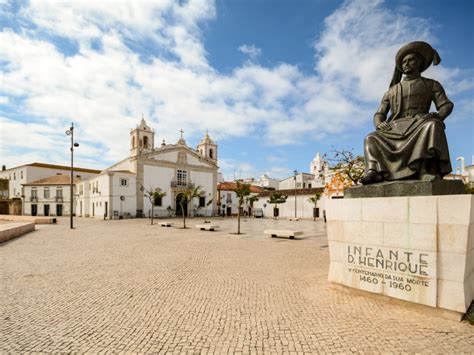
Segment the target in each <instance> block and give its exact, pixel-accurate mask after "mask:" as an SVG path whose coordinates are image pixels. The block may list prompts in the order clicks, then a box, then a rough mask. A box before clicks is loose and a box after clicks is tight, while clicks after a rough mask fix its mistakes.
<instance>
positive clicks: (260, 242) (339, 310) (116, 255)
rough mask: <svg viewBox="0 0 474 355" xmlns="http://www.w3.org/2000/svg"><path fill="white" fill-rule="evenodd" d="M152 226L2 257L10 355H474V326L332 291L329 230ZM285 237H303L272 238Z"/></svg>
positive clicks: (269, 223) (96, 229)
mask: <svg viewBox="0 0 474 355" xmlns="http://www.w3.org/2000/svg"><path fill="white" fill-rule="evenodd" d="M201 221H202V220H198V219H191V220H188V223H189V226H192V227H194V225H195V224H196V223H198V222H201ZM175 222H178V223H179V221H175ZM147 223H149V222H148V221H147V220H145V219H141V220H140V219H137V220H121V221H94V220H90V219H79V218H78V219H76V225H77V229H74V230H72V231H71V230H70V229H68V227H69V226H68V220H67V219H62V220H60V224H59V225H43V226H37V227H38V230H37V231H35V232H33V233H30V234H27V235H25V236H23V237H21V238H18V239H15V240H12V241H10V242H7V243H4V244H2V245H1V246H0V259H1V269H0V284H1V287H0V292H1V293H0V316H1V318H0V352H1V353H18V352H25V353H30V352H46V353H51V352H79V353H84V352H87V353H98V352H105V351H110V352H114V353H117V352H129V353H130V352H131V353H136V352H140V353H150V352H160V353H165V352H170V353H214V354H225V353H231V354H234V353H295V354H296V353H318V352H319V353H350V352H363V353H374V352H385V353H390V352H394V353H400V352H407V353H414V352H417V353H461V352H464V353H472V352H474V327H473V326H471V325H469V324H467V323H464V322H457V321H454V320H447V319H444V318H440V317H438V316H436V315H433V314H431V313H427V312H426V311H423V310H420V309H418V308H416V307H407V306H405V305H401V304H392V303H388V302H387V301H385V300H381V299H374V298H370V297H366V296H363V295H349V294H348V293H346V292H341V291H338V290H335V289H333V288H331V287H329V286H328V283H327V273H328V261H329V260H328V249H327V239H326V231H325V226H324V223H321V222H313V221H299V222H288V221H274V220H248V221H246V222H242V230H243V232H245V233H246V234H244V235H234V234H230V232H235V230H236V224H237V222H236V220H228V219H227V220H218V223H219V224H220V225H221V228H222V230H221V231H218V232H204V231H198V230H196V229H195V228H192V229H186V230H183V229H178V228H163V227H160V226H158V225H154V226H150V225H149V224H147ZM285 226H286V227H288V226H293V227H294V226H297V228H301V229H303V230H304V231H305V237H304V238H302V239H299V240H289V239H280V238H277V239H275V238H273V239H272V238H267V237H264V236H263V229H265V228H270V227H279V228H284V227H285Z"/></svg>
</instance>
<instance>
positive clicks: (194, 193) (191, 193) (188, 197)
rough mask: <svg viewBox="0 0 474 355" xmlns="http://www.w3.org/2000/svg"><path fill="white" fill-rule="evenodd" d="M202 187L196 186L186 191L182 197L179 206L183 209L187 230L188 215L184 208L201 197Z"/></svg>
mask: <svg viewBox="0 0 474 355" xmlns="http://www.w3.org/2000/svg"><path fill="white" fill-rule="evenodd" d="M201 194H202V191H201V186H199V185H198V186H196V187H194V188H192V189H186V190H185V191H184V192H183V193H182V194H181V195H180V196H181V197H180V199H179V206H180V207H181V212H182V213H183V228H186V213H184V206H187V207H188V205H189V203H190V202H191V201H192V200H193V199H194V198H195V197H199V196H201Z"/></svg>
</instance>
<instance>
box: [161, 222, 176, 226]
mask: <svg viewBox="0 0 474 355" xmlns="http://www.w3.org/2000/svg"><path fill="white" fill-rule="evenodd" d="M172 225H173V223H172V222H168V221H164V222H160V226H162V227H171V226H172Z"/></svg>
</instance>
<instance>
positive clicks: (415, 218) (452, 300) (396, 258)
mask: <svg viewBox="0 0 474 355" xmlns="http://www.w3.org/2000/svg"><path fill="white" fill-rule="evenodd" d="M326 212H327V222H328V223H327V227H328V240H329V253H330V259H331V264H330V268H329V281H331V282H335V283H339V284H342V285H345V286H349V287H353V288H356V289H360V290H365V291H369V292H373V293H378V294H382V295H386V296H390V297H394V298H398V299H402V300H406V301H411V302H416V303H420V304H424V305H428V306H432V307H438V308H442V309H446V310H450V311H455V312H459V313H465V312H466V310H467V308H468V307H469V305H470V303H471V302H472V300H473V298H474V195H445V196H413V197H406V196H405V197H372V198H351V199H338V200H330V201H329V202H328V205H327V208H326Z"/></svg>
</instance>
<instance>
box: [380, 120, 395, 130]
mask: <svg viewBox="0 0 474 355" xmlns="http://www.w3.org/2000/svg"><path fill="white" fill-rule="evenodd" d="M376 129H377V130H378V131H390V130H391V129H392V126H390V123H388V122H387V121H382V122H380V123H379V124H378V125H377V127H376Z"/></svg>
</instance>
